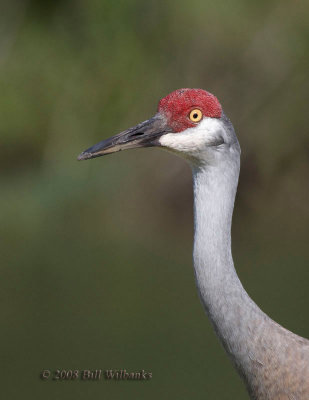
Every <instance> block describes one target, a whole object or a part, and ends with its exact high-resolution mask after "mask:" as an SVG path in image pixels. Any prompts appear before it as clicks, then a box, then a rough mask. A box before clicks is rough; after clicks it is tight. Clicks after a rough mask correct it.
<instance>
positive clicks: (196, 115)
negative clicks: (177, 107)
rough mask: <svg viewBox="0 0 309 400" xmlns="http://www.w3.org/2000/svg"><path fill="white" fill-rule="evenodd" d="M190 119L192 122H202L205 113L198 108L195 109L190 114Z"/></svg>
mask: <svg viewBox="0 0 309 400" xmlns="http://www.w3.org/2000/svg"><path fill="white" fill-rule="evenodd" d="M189 118H190V121H192V122H200V120H201V119H202V118H203V113H202V111H201V110H199V109H198V108H195V109H194V110H192V111H191V112H190V114H189Z"/></svg>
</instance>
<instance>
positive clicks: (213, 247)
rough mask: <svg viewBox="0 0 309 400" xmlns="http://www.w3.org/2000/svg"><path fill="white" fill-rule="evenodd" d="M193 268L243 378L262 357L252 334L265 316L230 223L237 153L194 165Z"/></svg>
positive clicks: (217, 331)
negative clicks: (239, 264) (241, 272)
mask: <svg viewBox="0 0 309 400" xmlns="http://www.w3.org/2000/svg"><path fill="white" fill-rule="evenodd" d="M192 170H193V181H194V228H195V232H194V251H193V259H194V269H195V275H196V282H197V287H198V291H199V295H200V298H201V301H202V303H203V305H204V308H205V310H206V312H207V314H208V316H209V318H210V320H211V322H212V324H213V326H214V329H215V331H216V333H217V335H218V337H219V339H220V340H221V342H222V344H223V346H224V348H225V349H226V351H227V352H228V353H229V355H230V356H231V358H232V360H233V362H234V363H235V365H236V367H237V368H238V369H239V370H240V372H241V373H242V375H244V376H245V378H246V375H247V373H248V372H249V370H250V369H251V367H250V365H251V361H252V359H254V358H256V359H258V351H259V349H257V348H255V347H254V346H255V345H254V341H252V337H251V338H250V335H251V334H253V335H254V330H255V329H257V328H258V326H259V324H260V323H261V322H262V320H263V322H265V318H267V317H266V315H265V314H264V313H263V312H262V311H261V310H260V309H259V308H258V307H257V306H256V304H255V303H254V302H253V301H252V300H251V299H250V297H249V296H248V294H247V293H246V291H245V290H244V288H243V286H242V284H241V283H240V281H239V278H238V276H237V274H236V271H235V268H234V264H233V259H232V253H231V223H232V214H233V208H234V200H235V195H236V189H237V183H238V175H239V154H238V153H237V152H236V153H235V154H233V157H231V158H228V157H227V158H226V159H225V160H223V159H221V160H220V162H218V163H216V164H214V165H209V164H208V165H207V164H206V165H202V166H198V167H196V166H193V167H192Z"/></svg>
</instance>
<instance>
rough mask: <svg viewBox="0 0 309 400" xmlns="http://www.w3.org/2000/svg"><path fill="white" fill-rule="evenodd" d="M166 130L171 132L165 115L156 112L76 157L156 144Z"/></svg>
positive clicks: (100, 154)
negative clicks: (145, 119)
mask: <svg viewBox="0 0 309 400" xmlns="http://www.w3.org/2000/svg"><path fill="white" fill-rule="evenodd" d="M168 132H171V129H170V128H169V127H168V125H167V123H166V119H165V117H164V116H162V115H161V114H159V113H157V114H156V115H155V116H154V117H152V118H150V119H148V120H147V121H144V122H141V123H140V124H138V125H136V126H134V127H133V128H130V129H128V130H126V131H123V132H121V133H119V134H118V135H115V136H112V137H110V138H109V139H106V140H103V141H102V142H99V143H97V144H95V145H94V146H92V147H89V149H87V150H85V151H83V152H82V153H81V154H80V155H79V156H78V158H77V159H78V160H88V159H89V158H95V157H100V156H104V155H106V154H111V153H115V152H117V151H121V150H126V149H134V148H137V147H151V146H157V145H159V143H158V138H159V137H160V136H162V135H164V134H165V133H168Z"/></svg>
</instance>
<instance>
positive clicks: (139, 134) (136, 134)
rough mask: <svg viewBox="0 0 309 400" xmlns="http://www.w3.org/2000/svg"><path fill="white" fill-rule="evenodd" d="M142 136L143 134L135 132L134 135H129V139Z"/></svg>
mask: <svg viewBox="0 0 309 400" xmlns="http://www.w3.org/2000/svg"><path fill="white" fill-rule="evenodd" d="M143 134H144V132H135V133H132V135H130V136H131V137H134V136H142V135H143Z"/></svg>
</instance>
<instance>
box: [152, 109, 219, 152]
mask: <svg viewBox="0 0 309 400" xmlns="http://www.w3.org/2000/svg"><path fill="white" fill-rule="evenodd" d="M222 130H223V127H222V123H221V121H220V120H219V119H216V118H208V117H204V118H203V120H202V121H201V122H200V123H199V124H198V125H197V126H195V127H193V128H188V129H186V130H184V131H182V132H179V133H168V134H166V135H163V136H161V138H160V139H159V142H160V144H161V146H163V147H167V148H170V149H173V150H175V151H179V152H190V153H192V152H200V151H201V150H203V149H205V148H207V146H208V145H209V144H210V143H212V142H213V141H214V140H215V139H216V137H218V133H219V132H220V131H221V132H222Z"/></svg>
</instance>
